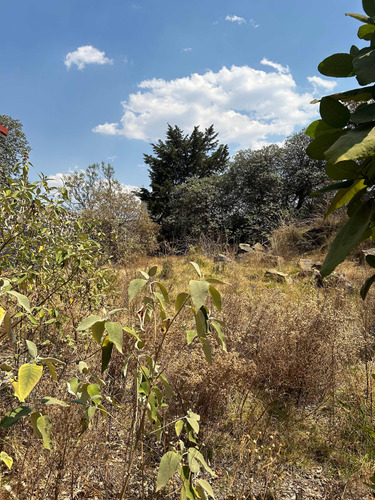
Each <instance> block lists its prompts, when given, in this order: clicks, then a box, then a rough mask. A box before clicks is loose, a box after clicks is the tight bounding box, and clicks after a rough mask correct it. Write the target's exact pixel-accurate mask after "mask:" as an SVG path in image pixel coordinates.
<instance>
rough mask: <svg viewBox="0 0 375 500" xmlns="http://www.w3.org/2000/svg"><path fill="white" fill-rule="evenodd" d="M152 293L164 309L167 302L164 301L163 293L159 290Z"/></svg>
mask: <svg viewBox="0 0 375 500" xmlns="http://www.w3.org/2000/svg"><path fill="white" fill-rule="evenodd" d="M154 295H155V297H156V298H157V299H158V301H159V303H160V306H161V308H162V309H163V310H164V311H165V309H166V308H167V304H166V303H165V300H164V296H163V294H162V293H159V292H154ZM160 306H159V307H160Z"/></svg>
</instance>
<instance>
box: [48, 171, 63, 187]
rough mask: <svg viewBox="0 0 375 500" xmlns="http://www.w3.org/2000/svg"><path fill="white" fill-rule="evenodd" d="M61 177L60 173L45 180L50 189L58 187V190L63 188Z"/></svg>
mask: <svg viewBox="0 0 375 500" xmlns="http://www.w3.org/2000/svg"><path fill="white" fill-rule="evenodd" d="M63 175H64V174H60V173H58V174H55V175H50V176H49V177H48V179H47V182H48V185H49V186H50V187H58V188H61V187H63V185H64V181H63Z"/></svg>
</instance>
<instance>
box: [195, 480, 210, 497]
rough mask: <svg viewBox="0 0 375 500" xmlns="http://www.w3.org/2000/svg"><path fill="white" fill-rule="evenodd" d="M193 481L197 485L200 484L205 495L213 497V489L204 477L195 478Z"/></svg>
mask: <svg viewBox="0 0 375 500" xmlns="http://www.w3.org/2000/svg"><path fill="white" fill-rule="evenodd" d="M195 483H196V485H197V486H200V487H201V488H202V489H203V490H204V491H205V492H206V493H207V495H209V496H210V497H212V498H215V495H214V492H213V489H212V487H211V485H210V483H209V482H208V481H206V480H205V479H197V480H196V481H195Z"/></svg>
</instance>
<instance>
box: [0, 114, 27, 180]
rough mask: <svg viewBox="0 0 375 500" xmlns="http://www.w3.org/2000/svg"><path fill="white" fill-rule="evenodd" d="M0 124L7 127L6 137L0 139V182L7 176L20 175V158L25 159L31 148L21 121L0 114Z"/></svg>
mask: <svg viewBox="0 0 375 500" xmlns="http://www.w3.org/2000/svg"><path fill="white" fill-rule="evenodd" d="M0 125H3V126H4V127H5V128H6V129H8V136H7V138H6V139H0V175H1V182H3V180H5V179H6V178H7V177H12V178H17V177H19V176H20V175H21V172H22V166H21V165H20V163H21V162H22V160H27V158H28V155H29V152H30V150H31V148H30V146H29V143H28V142H27V139H26V135H25V133H24V131H23V130H22V123H21V122H20V120H16V119H14V118H12V117H10V116H8V115H0Z"/></svg>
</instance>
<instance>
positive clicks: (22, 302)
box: [6, 290, 31, 313]
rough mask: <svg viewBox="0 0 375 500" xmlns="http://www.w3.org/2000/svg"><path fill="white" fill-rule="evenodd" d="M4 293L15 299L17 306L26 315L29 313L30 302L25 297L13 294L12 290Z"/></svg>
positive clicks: (16, 293)
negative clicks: (20, 307) (25, 312)
mask: <svg viewBox="0 0 375 500" xmlns="http://www.w3.org/2000/svg"><path fill="white" fill-rule="evenodd" d="M6 293H7V294H8V295H13V297H16V299H17V302H18V304H19V305H20V306H22V307H23V308H24V309H25V310H26V311H27V312H28V313H31V309H30V302H29V299H28V298H27V297H26V296H25V295H22V294H21V293H18V292H15V291H14V290H8V291H7V292H6Z"/></svg>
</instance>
